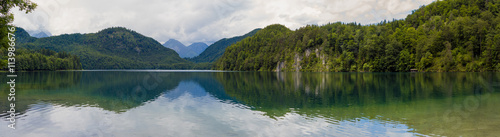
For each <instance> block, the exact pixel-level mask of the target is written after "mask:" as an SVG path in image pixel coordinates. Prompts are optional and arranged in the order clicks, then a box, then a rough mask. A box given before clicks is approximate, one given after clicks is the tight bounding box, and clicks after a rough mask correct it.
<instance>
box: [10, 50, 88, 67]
mask: <svg viewBox="0 0 500 137" xmlns="http://www.w3.org/2000/svg"><path fill="white" fill-rule="evenodd" d="M16 69H17V70H19V71H35V70H80V69H82V65H81V63H80V59H79V57H77V56H75V55H71V54H69V53H66V52H60V53H57V52H55V51H52V50H48V49H40V50H36V51H35V50H28V49H17V51H16Z"/></svg>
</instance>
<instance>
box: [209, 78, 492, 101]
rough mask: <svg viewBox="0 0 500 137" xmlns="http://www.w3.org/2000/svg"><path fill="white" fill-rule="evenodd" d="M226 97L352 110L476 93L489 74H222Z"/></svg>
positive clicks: (220, 79)
mask: <svg viewBox="0 0 500 137" xmlns="http://www.w3.org/2000/svg"><path fill="white" fill-rule="evenodd" d="M216 77H217V78H218V79H219V81H221V83H222V84H223V86H224V89H225V90H226V93H227V94H228V95H229V96H231V97H234V98H235V99H237V100H239V101H242V102H244V103H245V104H247V105H249V106H251V107H253V108H256V109H264V110H266V109H273V110H275V109H283V110H288V109H289V108H299V109H303V108H319V107H331V106H335V107H349V106H366V105H371V104H391V103H401V102H408V101H416V100H422V99H428V98H443V97H453V96H461V95H471V94H474V88H475V87H477V86H478V85H485V84H487V83H484V82H486V81H484V80H479V79H491V78H494V79H498V77H499V76H498V75H491V74H489V73H294V72H291V73H265V72H237V73H218V74H217V75H216Z"/></svg>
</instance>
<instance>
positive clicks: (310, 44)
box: [215, 0, 500, 72]
mask: <svg viewBox="0 0 500 137" xmlns="http://www.w3.org/2000/svg"><path fill="white" fill-rule="evenodd" d="M499 11H500V0H442V1H435V2H433V3H431V4H429V5H426V6H422V7H421V8H419V9H418V10H415V11H413V12H412V13H411V14H410V15H408V16H407V18H406V19H402V20H393V21H390V22H387V21H382V22H380V23H378V24H373V25H365V26H362V25H360V24H357V23H330V24H326V25H323V26H315V25H308V26H305V27H302V28H299V29H297V30H295V31H291V30H289V29H288V28H286V27H284V26H282V25H270V26H268V27H266V28H264V29H263V30H261V31H259V32H257V34H255V35H254V36H252V37H249V38H246V39H244V40H242V41H240V42H238V43H236V44H234V45H232V46H230V47H228V48H227V49H226V52H225V53H224V55H223V56H222V57H221V58H220V59H219V60H218V61H217V62H216V66H215V69H220V70H242V71H256V70H260V71H272V70H274V71H336V72H338V71H364V72H385V71H391V72H396V71H399V72H406V71H410V70H411V69H417V70H418V71H439V72H443V71H499V70H500V17H499V16H498V15H499Z"/></svg>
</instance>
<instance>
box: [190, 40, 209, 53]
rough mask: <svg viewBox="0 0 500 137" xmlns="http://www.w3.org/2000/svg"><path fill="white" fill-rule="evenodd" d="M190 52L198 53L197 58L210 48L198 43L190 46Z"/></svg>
mask: <svg viewBox="0 0 500 137" xmlns="http://www.w3.org/2000/svg"><path fill="white" fill-rule="evenodd" d="M188 48H189V50H191V51H193V52H195V53H196V56H198V55H200V53H202V52H203V51H205V49H207V48H208V45H207V44H205V43H203V42H196V43H193V44H191V45H189V46H188Z"/></svg>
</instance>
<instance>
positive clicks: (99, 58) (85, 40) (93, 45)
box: [19, 27, 192, 69]
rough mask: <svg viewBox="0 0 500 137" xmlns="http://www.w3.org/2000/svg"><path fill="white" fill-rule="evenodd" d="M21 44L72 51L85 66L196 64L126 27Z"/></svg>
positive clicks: (22, 45) (104, 67)
mask: <svg viewBox="0 0 500 137" xmlns="http://www.w3.org/2000/svg"><path fill="white" fill-rule="evenodd" d="M19 47H23V48H27V49H34V50H38V49H50V50H54V51H56V52H68V53H71V54H73V55H76V56H78V57H79V58H80V62H81V64H82V67H83V69H187V68H190V66H191V65H192V63H190V62H188V61H186V60H184V59H182V58H180V57H179V55H178V54H177V53H176V52H175V51H173V50H171V49H168V48H165V47H163V46H162V45H161V44H160V43H158V42H157V41H155V40H154V39H152V38H149V37H146V36H143V35H141V34H139V33H137V32H135V31H132V30H129V29H126V28H122V27H114V28H108V29H104V30H101V31H99V32H97V33H90V34H63V35H60V36H53V37H47V38H40V39H36V40H35V41H33V42H28V43H23V44H19Z"/></svg>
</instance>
